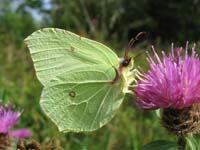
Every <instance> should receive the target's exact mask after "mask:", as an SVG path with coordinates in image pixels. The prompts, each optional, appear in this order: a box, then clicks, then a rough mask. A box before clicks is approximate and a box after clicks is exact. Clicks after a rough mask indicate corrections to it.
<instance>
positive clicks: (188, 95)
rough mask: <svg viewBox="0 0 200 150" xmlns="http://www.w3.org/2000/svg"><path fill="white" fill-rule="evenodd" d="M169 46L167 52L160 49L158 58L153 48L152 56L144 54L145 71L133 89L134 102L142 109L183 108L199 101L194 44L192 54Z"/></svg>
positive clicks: (199, 78)
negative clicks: (146, 67) (183, 53)
mask: <svg viewBox="0 0 200 150" xmlns="http://www.w3.org/2000/svg"><path fill="white" fill-rule="evenodd" d="M187 47H188V46H186V51H185V57H182V55H181V53H182V52H183V51H182V48H177V49H175V50H176V51H175V52H174V48H173V45H172V50H171V54H169V56H167V55H166V54H165V53H164V52H162V54H163V55H162V59H160V58H159V56H158V55H157V53H156V50H154V49H153V52H154V57H151V56H150V55H148V62H149V65H150V69H149V71H148V72H147V73H146V74H144V75H143V76H144V79H142V80H141V81H138V83H137V85H136V88H135V90H134V92H135V94H136V95H137V96H138V101H137V103H138V104H137V105H138V106H139V107H141V108H143V109H157V108H169V107H170V108H184V107H188V106H191V105H192V104H194V103H199V102H200V61H199V59H198V58H197V56H196V52H195V47H194V48H192V55H191V56H189V55H188V53H187Z"/></svg>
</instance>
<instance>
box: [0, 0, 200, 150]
mask: <svg viewBox="0 0 200 150" xmlns="http://www.w3.org/2000/svg"><path fill="white" fill-rule="evenodd" d="M44 27H58V28H62V29H66V30H70V31H72V32H75V33H77V34H79V35H81V36H86V37H88V38H92V39H94V40H97V41H99V42H102V43H104V44H106V45H108V46H109V47H111V48H112V49H115V52H116V53H118V54H119V55H120V56H122V54H123V49H124V48H125V47H126V46H127V43H128V41H129V40H130V39H131V38H132V37H134V36H135V35H136V34H137V33H138V32H140V31H146V32H147V33H148V34H147V36H146V37H145V39H144V40H141V42H140V43H138V44H137V46H136V48H135V49H134V50H133V51H132V53H131V54H130V55H137V53H140V52H145V51H146V50H150V45H151V44H154V45H155V46H156V47H157V48H158V50H161V49H165V50H166V51H167V50H169V48H170V43H171V42H174V43H175V45H176V46H180V45H183V46H184V45H185V43H186V41H187V40H189V41H190V42H191V43H192V42H196V43H198V42H199V41H200V37H199V35H200V1H199V0H184V1H181V0H179V1H173V0H168V1H160V0H134V1H133V0H101V1H100V0H0V96H1V98H3V99H4V100H6V101H11V102H12V103H14V104H15V105H16V106H17V107H19V108H23V110H24V113H23V115H22V117H21V120H20V123H19V124H18V125H17V126H16V127H27V128H30V129H31V131H32V132H33V136H32V138H33V139H35V140H37V141H39V142H41V143H42V144H43V145H48V144H50V145H51V143H52V145H54V146H56V147H57V148H63V149H65V150H140V148H141V146H142V145H144V144H146V143H148V142H150V141H152V140H158V139H171V140H172V141H173V140H175V139H176V137H174V136H173V135H170V134H169V133H167V132H166V131H165V129H164V128H163V127H162V126H161V125H160V121H159V118H158V117H157V116H156V114H155V112H153V111H142V110H138V109H137V108H136V106H135V104H134V99H135V98H134V97H131V96H129V95H128V96H127V97H126V98H125V100H124V103H123V105H122V106H121V108H120V109H119V110H118V111H117V113H116V116H115V117H114V119H112V121H111V122H110V123H109V124H107V125H106V126H104V127H103V128H101V129H99V130H97V131H95V132H92V133H79V134H78V133H67V134H63V133H59V132H58V130H57V128H56V126H55V125H54V124H53V123H52V122H51V121H50V120H49V119H48V118H47V117H46V116H45V115H44V114H43V113H42V111H41V109H40V106H39V98H40V92H41V89H42V86H41V84H40V83H39V81H38V80H37V79H36V76H35V72H34V69H33V63H32V61H31V58H30V55H29V52H28V50H27V48H26V46H25V45H24V42H23V39H24V38H26V37H27V36H28V35H30V34H31V33H32V32H33V31H35V30H37V29H40V28H44ZM145 57H146V56H145V54H144V55H140V56H139V57H137V58H135V65H136V66H138V65H139V66H141V67H142V68H144V70H146V68H147V67H148V65H147V63H146V60H145Z"/></svg>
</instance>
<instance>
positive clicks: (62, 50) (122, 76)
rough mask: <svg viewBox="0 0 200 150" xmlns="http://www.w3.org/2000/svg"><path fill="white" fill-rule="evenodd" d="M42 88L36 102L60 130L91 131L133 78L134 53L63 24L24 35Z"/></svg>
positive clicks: (112, 108)
mask: <svg viewBox="0 0 200 150" xmlns="http://www.w3.org/2000/svg"><path fill="white" fill-rule="evenodd" d="M25 42H26V44H27V45H28V48H29V50H30V54H31V57H32V59H33V62H34V66H35V70H36V74H37V77H38V79H39V81H40V82H41V83H42V84H43V86H44V88H43V91H42V94H41V99H40V105H41V107H42V109H43V111H44V112H45V113H46V115H47V116H48V117H49V118H50V119H51V120H52V121H53V122H54V123H55V124H56V125H57V126H58V128H59V131H63V132H69V131H73V132H81V131H93V130H96V129H98V128H100V127H102V126H103V125H105V124H106V123H107V122H108V121H110V120H111V119H112V118H113V116H114V114H115V111H116V109H117V108H119V106H120V104H121V103H122V101H123V99H124V96H125V94H126V93H128V92H130V90H129V86H130V85H131V83H132V82H133V81H135V76H136V74H137V73H136V72H137V70H136V69H133V59H132V58H129V57H128V56H127V53H126V54H125V57H124V59H119V58H118V56H117V55H116V54H115V53H114V52H113V51H112V50H111V49H110V48H108V47H106V46H105V45H103V44H101V43H98V42H96V41H93V40H89V39H87V38H84V37H80V36H78V35H76V34H74V33H71V32H69V31H66V30H62V29H56V28H45V29H41V30H38V31H36V32H34V33H33V34H31V35H30V36H29V37H28V38H26V39H25Z"/></svg>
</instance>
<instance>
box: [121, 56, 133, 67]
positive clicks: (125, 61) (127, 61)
mask: <svg viewBox="0 0 200 150" xmlns="http://www.w3.org/2000/svg"><path fill="white" fill-rule="evenodd" d="M130 61H131V58H128V59H124V60H123V61H122V66H123V67H127V66H128V65H129V63H130Z"/></svg>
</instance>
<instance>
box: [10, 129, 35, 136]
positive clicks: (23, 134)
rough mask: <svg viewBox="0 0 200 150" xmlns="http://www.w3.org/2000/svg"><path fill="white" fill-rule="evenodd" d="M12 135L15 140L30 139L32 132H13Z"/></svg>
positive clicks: (26, 130)
mask: <svg viewBox="0 0 200 150" xmlns="http://www.w3.org/2000/svg"><path fill="white" fill-rule="evenodd" d="M10 135H11V136H12V137H14V138H29V137H30V136H31V131H30V130H28V129H18V130H14V131H11V133H10Z"/></svg>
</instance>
